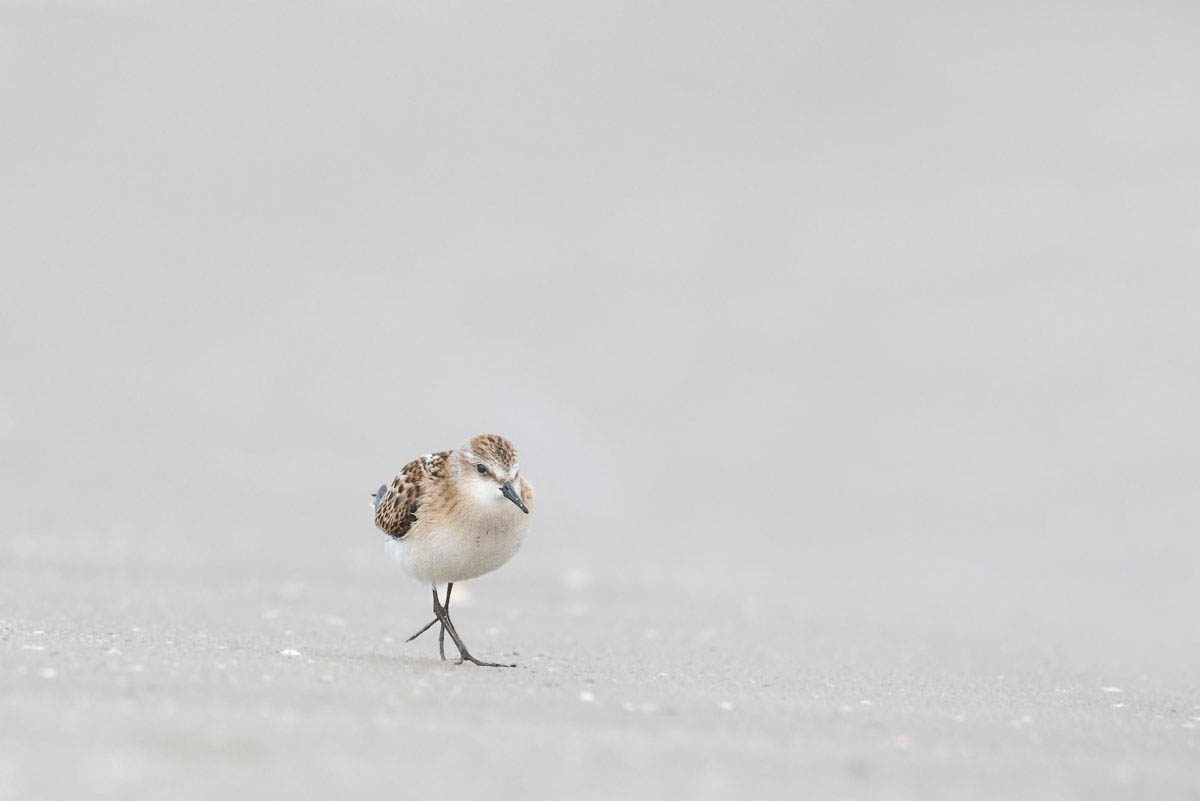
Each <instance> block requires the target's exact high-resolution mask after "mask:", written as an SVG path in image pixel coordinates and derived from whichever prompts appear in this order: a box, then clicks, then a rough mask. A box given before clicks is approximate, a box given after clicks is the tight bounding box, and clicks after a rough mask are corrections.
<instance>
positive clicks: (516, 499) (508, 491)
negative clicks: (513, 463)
mask: <svg viewBox="0 0 1200 801" xmlns="http://www.w3.org/2000/svg"><path fill="white" fill-rule="evenodd" d="M500 492H502V493H503V494H504V497H505V498H508V499H509V500H510V501H512V502H513V503H515V504H516V505H517V508H518V509H520V510H521V511H522V512H524V513H525V514H529V507H528V506H526V505H525V504H524V503H523V502H522V501H521V496H520V495H518V494H517V491H516V490H515V489H513V485H512V482H511V481H506V482H504V484H503V485H502V486H501V487H500Z"/></svg>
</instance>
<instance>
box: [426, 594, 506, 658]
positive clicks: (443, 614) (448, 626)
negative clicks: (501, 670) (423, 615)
mask: <svg viewBox="0 0 1200 801" xmlns="http://www.w3.org/2000/svg"><path fill="white" fill-rule="evenodd" d="M447 597H449V596H447ZM433 613H434V614H435V615H437V616H438V620H440V621H442V627H443V629H444V630H446V631H448V632H450V639H452V640H454V647H455V648H457V649H458V661H457V662H455V663H454V664H456V665H461V664H462V663H463V662H471V663H473V664H476V665H479V666H480V667H516V665H501V664H498V663H496V662H480V661H479V660H478V659H476V658H475V657H473V656H471V652H470V651H468V650H467V646H466V645H464V644H463V641H462V637H459V636H458V632H457V631H455V629H454V624H453V623H451V622H450V614H449V613H448V612H447V610H446V607H444V606H442V605H441V603H440V602H439V601H438V597H437V587H434V588H433Z"/></svg>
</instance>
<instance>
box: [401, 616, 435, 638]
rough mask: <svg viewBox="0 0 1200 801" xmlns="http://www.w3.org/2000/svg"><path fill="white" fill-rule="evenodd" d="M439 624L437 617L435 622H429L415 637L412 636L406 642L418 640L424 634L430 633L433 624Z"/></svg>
mask: <svg viewBox="0 0 1200 801" xmlns="http://www.w3.org/2000/svg"><path fill="white" fill-rule="evenodd" d="M437 622H438V619H437V618H436V617H435V618H434V619H433V620H431V621H429V622H428V623H426V624H425V625H424V626H422V627H421V630H420V631H418V632H417V633H416V634H414V635H413V636H411V637H409V638H408V639H407V640H405V642H412V641H413V640H415V639H417V638H418V637H420V636H421V635H422V634H424V633H425V632H427V631H429V629H430V628H432V627H433V624H434V623H437Z"/></svg>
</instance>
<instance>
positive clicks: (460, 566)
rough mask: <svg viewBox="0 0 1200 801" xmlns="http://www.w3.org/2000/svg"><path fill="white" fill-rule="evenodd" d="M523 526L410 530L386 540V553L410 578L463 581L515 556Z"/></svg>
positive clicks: (429, 581) (430, 580)
mask: <svg viewBox="0 0 1200 801" xmlns="http://www.w3.org/2000/svg"><path fill="white" fill-rule="evenodd" d="M525 529H526V526H525V525H524V524H523V521H522V523H521V524H518V525H511V526H500V525H497V526H493V527H484V526H471V527H469V528H440V529H429V530H425V531H413V532H412V533H411V534H410V536H409V537H405V538H404V539H403V540H394V539H391V538H389V539H388V541H387V544H386V547H387V552H388V553H389V554H390V555H391V556H392V558H393V559H395V560H396V561H398V562H399V563H400V564H401V565H403V566H404V569H405V570H406V571H408V572H409V573H410V574H411V575H412V576H413V578H415V579H418V580H419V581H423V582H426V583H430V584H445V583H446V582H450V581H466V580H467V579H473V578H476V577H478V576H482V575H483V574H484V573H490V572H492V571H493V570H495V569H496V568H498V567H500V566H501V565H503V564H504V563H505V562H507V561H508V560H509V559H512V558H513V556H515V555H516V553H517V551H518V550H519V549H520V548H521V543H522V542H523V541H524V540H525Z"/></svg>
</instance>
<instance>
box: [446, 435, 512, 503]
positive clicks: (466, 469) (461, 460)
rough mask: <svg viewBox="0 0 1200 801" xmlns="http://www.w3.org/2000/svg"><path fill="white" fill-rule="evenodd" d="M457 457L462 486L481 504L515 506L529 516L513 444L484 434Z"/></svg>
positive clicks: (462, 447)
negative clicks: (511, 504)
mask: <svg viewBox="0 0 1200 801" xmlns="http://www.w3.org/2000/svg"><path fill="white" fill-rule="evenodd" d="M454 456H455V468H456V471H457V473H458V479H459V483H460V485H462V486H463V488H464V489H466V490H467V492H468V493H469V494H470V495H471V497H473V498H474V499H475V500H476V501H477V502H479V503H480V504H493V503H496V502H503V503H505V504H508V503H510V502H511V503H513V504H516V507H517V508H518V509H520V510H521V511H522V512H524V513H525V514H529V507H527V506H526V505H525V502H524V501H522V500H521V495H522V493H521V486H522V483H521V476H520V472H521V464H520V462H518V461H517V449H516V448H514V447H513V445H512V443H511V442H509V441H508V440H506V439H505V438H504V437H502V436H500V435H498V434H480V435H479V436H477V437H474V438H472V439H471V440H470V441H469V442H467V443H465V444H463V445H462V446H460V447H459V448H458V449H457V450H455V452H454ZM509 508H511V507H509Z"/></svg>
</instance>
